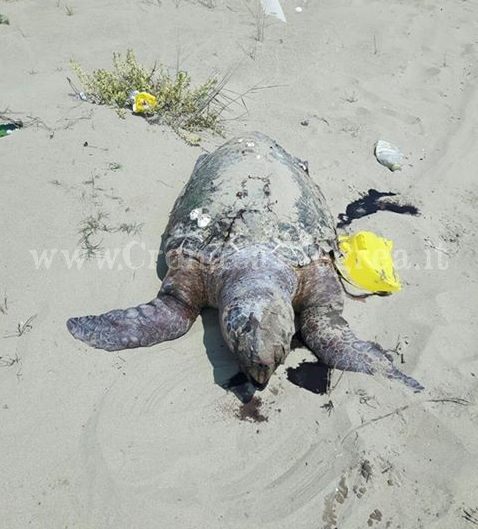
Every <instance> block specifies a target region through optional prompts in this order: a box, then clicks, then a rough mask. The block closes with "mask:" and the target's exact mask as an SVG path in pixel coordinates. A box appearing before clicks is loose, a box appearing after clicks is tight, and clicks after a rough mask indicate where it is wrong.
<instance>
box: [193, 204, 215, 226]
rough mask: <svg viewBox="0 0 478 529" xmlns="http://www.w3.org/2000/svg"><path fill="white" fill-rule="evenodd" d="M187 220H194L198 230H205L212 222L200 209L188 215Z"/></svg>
mask: <svg viewBox="0 0 478 529" xmlns="http://www.w3.org/2000/svg"><path fill="white" fill-rule="evenodd" d="M206 211H207V210H206ZM189 218H190V219H191V220H195V221H196V222H197V225H198V227H199V228H205V227H206V226H208V225H209V224H210V223H211V220H212V219H211V217H210V216H209V215H208V214H207V213H204V210H203V209H202V208H197V209H193V210H192V211H191V213H190V214H189Z"/></svg>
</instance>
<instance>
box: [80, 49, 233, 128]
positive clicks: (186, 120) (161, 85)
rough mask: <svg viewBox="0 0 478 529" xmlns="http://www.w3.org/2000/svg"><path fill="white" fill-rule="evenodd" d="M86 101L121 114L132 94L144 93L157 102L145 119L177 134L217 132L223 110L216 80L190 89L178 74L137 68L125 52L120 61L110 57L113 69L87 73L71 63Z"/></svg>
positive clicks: (188, 81)
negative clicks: (168, 128) (160, 123)
mask: <svg viewBox="0 0 478 529" xmlns="http://www.w3.org/2000/svg"><path fill="white" fill-rule="evenodd" d="M71 65H72V68H73V70H74V71H75V73H76V75H77V76H78V79H79V81H80V83H81V84H82V86H83V90H84V91H85V97H86V98H87V100H89V101H91V102H93V103H96V104H99V105H111V106H114V107H116V108H117V109H118V111H119V112H120V113H121V112H124V109H125V108H127V107H128V106H130V95H131V93H132V92H133V91H135V90H137V91H139V92H148V93H150V94H152V95H154V96H155V97H156V99H157V101H158V105H157V107H156V108H155V109H154V111H151V112H149V115H148V118H149V119H150V120H152V121H159V122H162V123H166V124H167V125H169V126H171V127H172V128H173V129H174V130H176V131H177V132H180V131H181V130H184V131H188V132H198V131H201V130H204V129H210V130H213V131H218V130H219V129H220V126H219V116H220V113H221V111H222V110H223V109H224V105H221V104H220V103H219V101H218V96H219V94H220V92H221V90H222V88H223V86H224V84H223V83H222V82H219V80H218V79H217V78H216V77H211V78H209V79H208V80H207V81H206V82H205V83H203V84H201V85H199V86H196V87H193V86H192V80H191V77H190V75H189V74H188V73H187V72H184V71H179V72H178V73H176V74H175V75H171V74H170V73H169V72H168V71H167V70H166V69H165V68H163V67H162V66H160V67H157V66H154V68H152V69H148V68H145V67H144V66H142V65H141V64H138V62H137V60H136V57H135V54H134V52H133V51H132V50H128V51H127V52H126V55H125V56H124V57H123V56H122V55H121V54H120V53H114V54H113V69H112V70H111V71H109V70H104V69H99V70H95V71H93V72H92V73H87V72H85V71H84V70H83V68H82V67H81V66H80V65H79V64H78V63H76V62H74V61H72V62H71Z"/></svg>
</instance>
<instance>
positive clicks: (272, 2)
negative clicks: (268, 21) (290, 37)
mask: <svg viewBox="0 0 478 529" xmlns="http://www.w3.org/2000/svg"><path fill="white" fill-rule="evenodd" d="M261 4H262V9H263V10H264V13H265V14H266V15H272V16H273V17H277V18H278V19H279V20H282V22H287V20H286V19H285V15H284V11H282V6H281V5H280V2H279V0H261Z"/></svg>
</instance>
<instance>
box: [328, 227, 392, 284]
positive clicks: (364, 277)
mask: <svg viewBox="0 0 478 529" xmlns="http://www.w3.org/2000/svg"><path fill="white" fill-rule="evenodd" d="M339 248H340V250H341V252H342V254H343V258H342V260H341V261H340V263H339V264H340V265H342V266H341V267H340V271H341V273H343V274H344V276H345V278H346V279H347V280H348V281H350V282H351V283H352V284H354V285H355V286H357V287H359V288H362V289H364V290H368V291H370V292H386V293H392V292H398V291H399V290H400V289H401V288H402V287H401V284H400V280H399V278H398V276H397V274H396V273H395V269H394V265H393V258H392V248H393V242H392V241H390V240H388V239H384V238H383V237H379V236H378V235H376V234H375V233H372V232H369V231H361V232H358V233H356V234H354V235H348V236H340V237H339Z"/></svg>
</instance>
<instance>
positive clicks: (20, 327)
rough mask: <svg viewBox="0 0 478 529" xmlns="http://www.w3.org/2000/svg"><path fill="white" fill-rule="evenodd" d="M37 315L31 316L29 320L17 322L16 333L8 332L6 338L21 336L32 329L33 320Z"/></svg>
mask: <svg viewBox="0 0 478 529" xmlns="http://www.w3.org/2000/svg"><path fill="white" fill-rule="evenodd" d="M36 317H37V315H36V314H34V315H33V316H30V317H29V318H28V320H27V321H21V322H20V323H18V324H17V330H16V332H15V333H14V334H7V335H5V336H4V338H19V337H20V336H23V335H24V334H26V333H27V332H30V331H31V330H32V328H33V327H32V321H33V320H34V319H35V318H36Z"/></svg>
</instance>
